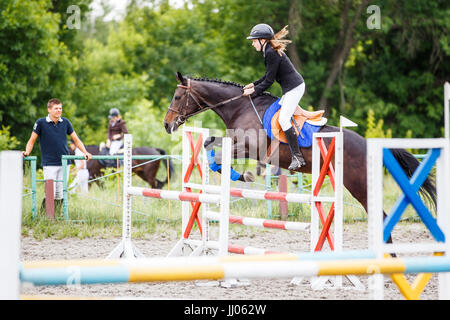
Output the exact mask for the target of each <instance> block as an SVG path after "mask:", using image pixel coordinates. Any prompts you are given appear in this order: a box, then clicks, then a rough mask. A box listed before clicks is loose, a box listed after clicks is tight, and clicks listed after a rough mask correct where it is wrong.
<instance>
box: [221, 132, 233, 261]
mask: <svg viewBox="0 0 450 320" xmlns="http://www.w3.org/2000/svg"><path fill="white" fill-rule="evenodd" d="M230 172H231V138H223V140H222V171H221V175H220V184H221V186H220V187H221V195H220V196H221V201H220V227H219V228H220V230H219V256H226V255H228V232H229V219H230V218H229V217H230Z"/></svg>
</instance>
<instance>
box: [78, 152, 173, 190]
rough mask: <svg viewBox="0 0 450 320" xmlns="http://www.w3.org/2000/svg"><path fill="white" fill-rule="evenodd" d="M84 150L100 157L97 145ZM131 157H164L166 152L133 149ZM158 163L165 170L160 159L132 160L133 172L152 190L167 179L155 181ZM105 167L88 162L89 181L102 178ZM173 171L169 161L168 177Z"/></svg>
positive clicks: (98, 163) (160, 185)
mask: <svg viewBox="0 0 450 320" xmlns="http://www.w3.org/2000/svg"><path fill="white" fill-rule="evenodd" d="M85 148H86V150H87V151H88V152H89V153H91V154H92V155H100V151H99V146H97V145H88V146H85ZM132 154H133V155H155V156H159V155H166V151H165V150H163V149H160V148H150V147H137V148H133V151H132ZM148 161H151V162H149V163H146V164H144V165H142V166H139V167H135V166H137V165H139V164H141V163H145V162H148ZM160 161H162V162H163V163H164V166H165V167H166V169H167V160H166V159H161V160H151V159H148V160H133V162H132V166H133V172H134V173H136V174H137V175H138V176H139V177H140V178H141V179H142V180H144V181H145V182H147V183H148V184H149V185H150V186H151V187H152V188H157V189H161V188H162V187H163V186H164V185H165V184H166V183H167V181H168V178H169V177H166V179H165V180H164V181H160V180H158V179H156V174H157V172H158V169H159V166H160ZM103 168H105V166H104V165H103V164H102V163H101V161H99V160H92V159H91V160H88V161H87V169H88V171H89V179H94V178H97V177H100V176H103V170H101V169H103ZM174 172H175V170H174V167H173V163H172V160H171V159H169V175H170V177H173V174H174Z"/></svg>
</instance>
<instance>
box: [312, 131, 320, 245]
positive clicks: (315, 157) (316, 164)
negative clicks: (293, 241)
mask: <svg viewBox="0 0 450 320" xmlns="http://www.w3.org/2000/svg"><path fill="white" fill-rule="evenodd" d="M312 143H313V145H312V156H311V158H312V159H311V162H312V169H311V199H313V198H314V186H315V185H316V184H317V180H318V179H319V172H320V149H319V145H318V139H317V134H316V133H314V134H313V142H312ZM310 230H311V243H310V251H311V252H314V249H315V247H316V244H317V241H318V240H319V212H318V211H317V208H316V206H315V202H314V201H311V227H310Z"/></svg>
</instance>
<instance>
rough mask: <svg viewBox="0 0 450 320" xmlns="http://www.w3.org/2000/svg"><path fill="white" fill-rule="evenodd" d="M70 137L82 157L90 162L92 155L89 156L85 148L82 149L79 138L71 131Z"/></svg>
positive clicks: (82, 145)
mask: <svg viewBox="0 0 450 320" xmlns="http://www.w3.org/2000/svg"><path fill="white" fill-rule="evenodd" d="M70 137H71V138H72V140H73V142H74V143H75V145H76V146H77V148H78V149H80V150H81V152H83V153H84V155H85V157H86V160H90V159H91V158H92V154H90V153H89V152H87V151H86V148H85V147H84V144H83V142H81V140H80V138H78V136H77V134H76V133H75V131H73V132H72V133H71V134H70Z"/></svg>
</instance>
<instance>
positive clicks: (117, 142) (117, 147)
mask: <svg viewBox="0 0 450 320" xmlns="http://www.w3.org/2000/svg"><path fill="white" fill-rule="evenodd" d="M121 146H122V140H115V141H111V146H110V147H109V154H110V155H114V154H117V151H119V150H120V147H121Z"/></svg>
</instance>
